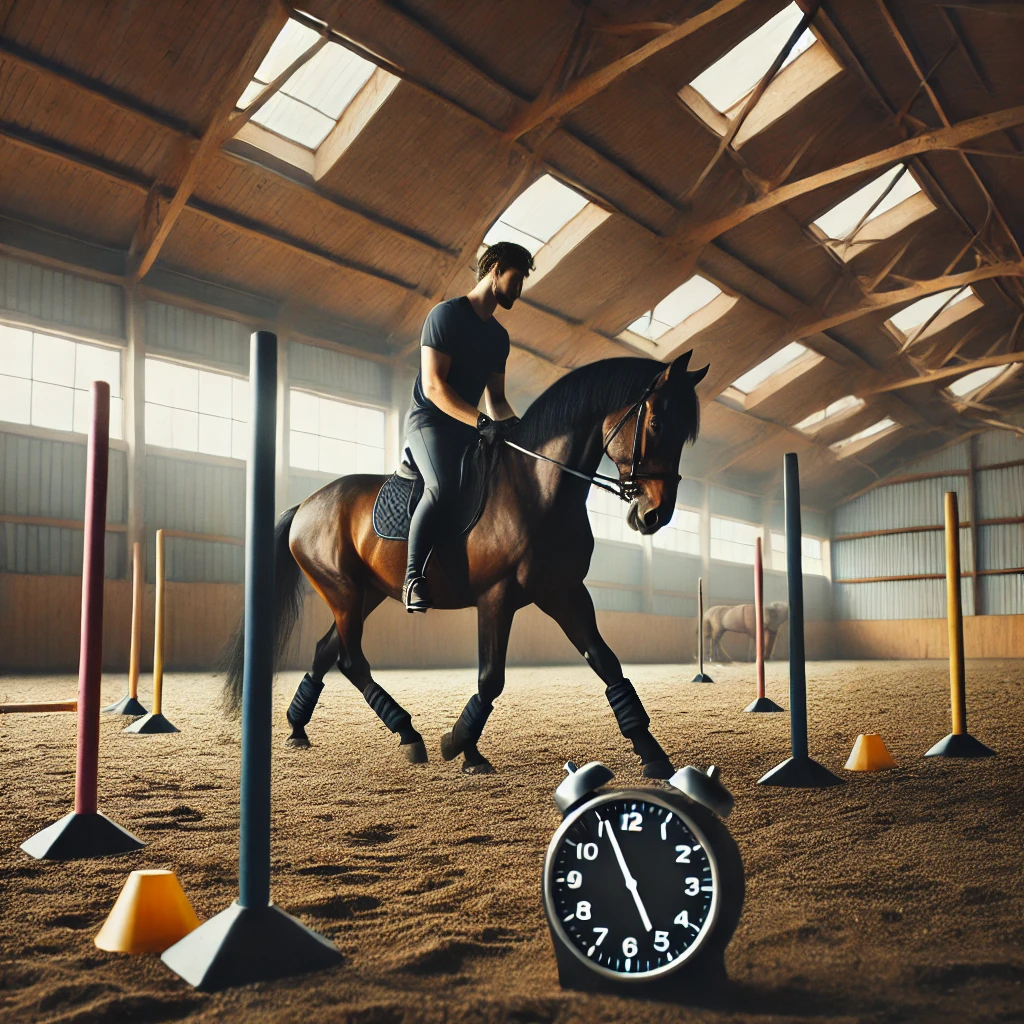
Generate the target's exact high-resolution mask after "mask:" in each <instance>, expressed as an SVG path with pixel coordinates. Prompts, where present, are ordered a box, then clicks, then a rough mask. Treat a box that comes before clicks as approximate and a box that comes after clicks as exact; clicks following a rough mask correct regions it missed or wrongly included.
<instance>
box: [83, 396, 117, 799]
mask: <svg viewBox="0 0 1024 1024" xmlns="http://www.w3.org/2000/svg"><path fill="white" fill-rule="evenodd" d="M109 439H110V385H109V384H107V383H106V382H105V381H99V380H97V381H93V383H92V422H91V423H90V425H89V447H88V457H87V461H86V470H85V543H84V548H85V550H84V552H83V559H82V636H81V644H80V647H79V654H78V771H77V774H76V776H75V811H76V813H78V814H95V813H96V807H97V800H96V787H97V777H98V773H99V755H100V677H101V675H102V673H103V577H104V561H103V545H104V538H105V533H106V527H107V464H108V457H109V453H110V449H109Z"/></svg>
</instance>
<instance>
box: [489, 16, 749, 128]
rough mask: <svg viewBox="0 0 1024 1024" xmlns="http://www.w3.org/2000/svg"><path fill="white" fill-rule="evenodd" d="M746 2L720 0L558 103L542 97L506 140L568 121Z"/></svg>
mask: <svg viewBox="0 0 1024 1024" xmlns="http://www.w3.org/2000/svg"><path fill="white" fill-rule="evenodd" d="M746 2H748V0H718V3H716V4H714V5H713V6H711V7H709V8H708V9H707V10H706V11H701V13H700V14H696V15H694V16H693V17H692V18H688V19H687V20H686V21H684V22H681V23H680V24H678V25H673V26H672V27H671V28H668V29H665V30H663V31H662V32H660V33H659V34H658V35H657V36H655V37H654V38H653V39H652V40H650V41H649V42H647V43H644V45H643V46H639V47H637V49H635V50H631V51H630V52H629V53H627V54H625V55H624V56H622V57H620V58H619V59H618V60H613V61H612V62H611V63H610V64H606V65H605V66H604V67H603V68H600V69H598V70H597V71H593V72H591V73H590V74H589V75H585V76H584V77H583V78H580V79H577V80H576V81H575V82H573V83H572V85H570V86H568V88H566V89H565V90H564V91H563V92H562V93H561V94H560V95H559V96H557V97H555V98H554V99H551V100H548V99H545V97H544V96H543V94H542V95H541V96H539V97H538V98H537V99H536V100H534V101H533V102H532V103H530V104H529V106H527V107H526V109H525V110H523V111H521V112H520V113H519V114H517V115H516V117H515V119H514V120H513V121H512V124H510V125H509V127H508V129H507V130H506V133H505V134H506V137H507V138H510V139H518V138H520V137H521V136H523V135H525V134H526V133H527V132H528V131H530V130H531V129H533V128H536V127H537V125H539V124H542V123H543V122H544V121H549V120H551V119H553V118H561V117H565V115H566V114H568V113H570V112H571V111H573V110H575V109H576V108H577V107H579V106H582V104H584V103H586V102H587V100H589V99H592V98H593V97H594V96H596V95H597V94H598V93H600V92H603V91H604V90H605V89H607V88H608V86H610V85H611V84H612V83H614V82H617V81H618V80H619V79H620V78H621V77H622V76H623V75H625V74H627V73H628V72H630V71H632V70H634V69H635V68H638V67H639V66H640V65H641V64H643V63H644V62H645V61H647V60H650V58H651V57H653V56H654V55H655V54H658V53H661V51H662V50H664V49H666V48H667V47H669V46H673V45H674V44H676V43H678V42H679V41H680V40H683V39H685V38H686V37H687V36H691V35H693V33H694V32H697V31H699V30H700V29H702V28H704V27H705V26H706V25H710V24H711V23H712V22H713V21H716V20H717V19H718V18H721V17H723V16H724V15H726V14H729V13H731V12H732V11H734V10H735V9H736V8H737V7H740V6H742V5H743V4H744V3H746Z"/></svg>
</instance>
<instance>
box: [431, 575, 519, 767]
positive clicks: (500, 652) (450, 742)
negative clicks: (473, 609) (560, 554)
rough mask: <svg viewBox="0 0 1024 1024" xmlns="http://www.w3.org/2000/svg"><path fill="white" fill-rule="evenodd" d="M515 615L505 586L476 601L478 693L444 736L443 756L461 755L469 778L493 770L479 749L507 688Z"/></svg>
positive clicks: (496, 588)
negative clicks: (489, 718)
mask: <svg viewBox="0 0 1024 1024" xmlns="http://www.w3.org/2000/svg"><path fill="white" fill-rule="evenodd" d="M515 612H516V605H515V604H514V603H513V601H512V600H511V598H510V596H509V590H508V588H507V587H506V586H504V585H501V586H498V587H495V588H494V589H492V590H490V591H488V593H486V594H484V595H483V596H481V598H480V599H479V601H478V602H477V613H476V619H477V634H478V644H479V675H478V679H477V692H476V693H474V694H473V696H472V697H470V698H469V702H468V703H467V704H466V706H465V707H464V708H463V709H462V714H461V715H459V720H458V721H457V722H456V723H455V728H453V729H452V731H451V732H446V733H445V734H444V735H443V736H442V737H441V756H442V757H443V758H444V759H445V760H446V761H451V760H452V759H453V758H455V757H457V756H458V755H459V754H462V770H463V772H464V773H465V774H466V775H486V774H488V773H489V772H493V771H494V766H493V765H492V764H491V762H490V761H488V760H487V758H486V757H484V755H483V754H481V753H480V751H479V750H478V749H477V743H478V742H479V740H480V736H481V734H482V733H483V731H484V726H485V725H486V724H487V719H488V717H489V716H490V713H491V711H493V710H494V702H495V701H496V700H497V699H498V697H499V696H500V694H501V691H502V690H503V689H504V688H505V655H506V654H507V652H508V638H509V633H511V631H512V618H513V616H514V615H515Z"/></svg>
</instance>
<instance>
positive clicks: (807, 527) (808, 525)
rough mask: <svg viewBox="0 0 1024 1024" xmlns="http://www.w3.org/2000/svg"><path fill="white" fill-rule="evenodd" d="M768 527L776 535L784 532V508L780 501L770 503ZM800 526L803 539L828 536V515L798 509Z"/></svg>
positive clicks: (808, 509)
mask: <svg viewBox="0 0 1024 1024" xmlns="http://www.w3.org/2000/svg"><path fill="white" fill-rule="evenodd" d="M767 522H768V525H769V526H770V527H771V529H773V530H774V531H775V532H776V533H784V532H785V530H786V506H785V505H784V504H783V503H782V502H781V501H775V502H772V504H771V508H770V510H769V512H768V516H767ZM800 526H801V528H802V530H803V533H804V536H805V537H821V538H825V537H828V536H829V525H828V514H827V513H825V512H817V511H815V510H814V509H811V508H802V509H800Z"/></svg>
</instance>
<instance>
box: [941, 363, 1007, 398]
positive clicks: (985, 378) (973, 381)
mask: <svg viewBox="0 0 1024 1024" xmlns="http://www.w3.org/2000/svg"><path fill="white" fill-rule="evenodd" d="M1018 366H1020V364H1019V363H1011V364H1010V367H1011V368H1012V369H1016V368H1017V367H1018ZM1006 372H1007V367H1005V366H988V367H985V368H984V369H982V370H975V371H974V372H973V373H968V374H965V375H964V376H963V377H960V378H959V379H958V380H955V381H953V383H952V384H950V385H949V386H948V388H947V390H948V391H949V392H951V393H952V394H954V395H956V397H957V398H963V397H964V396H965V395H969V394H971V393H972V392H974V391H977V390H978V389H979V388H982V387H984V386H985V385H986V384H988V383H989V381H993V380H995V379H996V377H998V376H999V375H1000V374H1002V373H1006Z"/></svg>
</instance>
